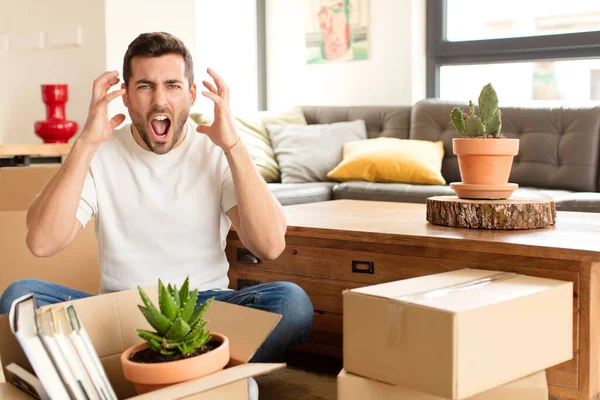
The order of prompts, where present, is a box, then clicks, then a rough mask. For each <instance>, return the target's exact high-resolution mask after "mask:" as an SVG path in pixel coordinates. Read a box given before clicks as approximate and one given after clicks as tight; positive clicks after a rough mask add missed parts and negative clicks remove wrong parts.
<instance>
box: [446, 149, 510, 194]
mask: <svg viewBox="0 0 600 400" xmlns="http://www.w3.org/2000/svg"><path fill="white" fill-rule="evenodd" d="M452 148H453V151H454V154H456V156H457V157H458V166H459V168H460V177H461V179H462V183H463V184H468V185H502V184H506V183H508V177H509V176H510V170H511V168H512V162H513V158H514V156H516V155H517V154H518V153H519V139H491V138H490V139H477V138H455V139H452Z"/></svg>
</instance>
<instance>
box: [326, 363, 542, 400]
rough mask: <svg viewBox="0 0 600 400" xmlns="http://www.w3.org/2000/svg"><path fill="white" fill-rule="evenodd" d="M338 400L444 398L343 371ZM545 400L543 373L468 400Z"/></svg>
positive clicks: (434, 399)
mask: <svg viewBox="0 0 600 400" xmlns="http://www.w3.org/2000/svg"><path fill="white" fill-rule="evenodd" d="M337 389H338V391H337V392H338V397H337V398H338V400H355V399H356V400H444V398H443V397H438V396H434V395H431V394H427V393H421V392H417V391H414V390H411V389H406V388H404V387H402V386H394V385H389V384H387V383H382V382H377V381H374V380H371V379H367V378H361V377H360V376H356V375H352V374H349V373H347V372H346V371H344V370H342V371H341V372H340V374H339V375H338V378H337ZM507 399H510V400H548V382H547V381H546V371H541V372H538V373H535V374H533V375H529V376H527V377H525V378H522V379H519V380H516V381H513V382H511V383H507V384H506V385H503V386H500V387H498V388H495V389H491V390H488V391H486V392H483V393H480V394H477V395H475V396H473V397H469V398H468V399H467V400H507Z"/></svg>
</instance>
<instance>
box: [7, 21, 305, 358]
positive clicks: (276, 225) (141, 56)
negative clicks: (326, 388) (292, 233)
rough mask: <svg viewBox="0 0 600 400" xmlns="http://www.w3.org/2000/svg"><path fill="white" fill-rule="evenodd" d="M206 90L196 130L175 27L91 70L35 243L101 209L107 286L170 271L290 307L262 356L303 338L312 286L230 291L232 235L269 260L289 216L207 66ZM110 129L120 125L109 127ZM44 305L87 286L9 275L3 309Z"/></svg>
mask: <svg viewBox="0 0 600 400" xmlns="http://www.w3.org/2000/svg"><path fill="white" fill-rule="evenodd" d="M208 74H209V75H210V76H211V77H212V79H213V80H214V83H212V82H208V81H203V82H202V83H203V85H204V87H205V88H206V90H205V91H203V92H202V95H204V96H206V97H207V98H209V99H210V100H212V101H213V102H214V122H213V124H212V125H200V126H198V127H197V129H196V132H194V128H193V127H192V125H190V124H188V123H187V119H188V114H189V111H190V107H191V106H192V105H193V104H194V102H195V100H196V90H197V89H196V84H195V83H194V69H193V63H192V58H191V55H190V53H189V52H188V50H187V49H186V47H185V45H184V44H183V43H182V42H181V41H180V40H179V39H177V38H176V37H174V36H172V35H170V34H167V33H147V34H142V35H140V36H139V37H137V38H136V39H135V40H134V41H133V42H132V43H131V44H130V45H129V48H128V49H127V52H126V54H125V57H124V60H123V82H122V84H121V89H120V90H115V91H112V92H109V90H110V88H111V87H113V86H114V85H116V84H118V83H119V78H118V73H117V72H106V73H104V74H102V75H101V76H100V77H99V78H98V79H96V81H94V85H93V92H92V100H91V103H90V110H89V115H88V119H87V121H86V123H85V126H84V128H83V130H82V132H81V134H80V136H79V137H78V139H77V140H76V141H75V143H74V144H73V148H72V150H71V152H70V154H69V156H68V157H67V159H66V160H65V162H64V164H63V165H62V167H61V168H60V170H59V171H58V172H57V174H56V175H55V176H54V177H53V179H52V180H51V181H50V182H49V183H48V185H47V186H46V187H45V188H44V190H43V191H42V193H41V194H40V195H39V196H38V197H37V199H36V200H35V201H34V202H33V203H32V205H31V207H30V208H29V211H28V213H27V229H28V230H27V239H26V240H27V246H28V247H29V249H30V250H31V252H32V253H33V254H34V255H36V256H40V257H47V256H52V255H54V254H56V253H58V252H60V251H61V250H62V249H64V248H65V247H67V246H68V245H69V244H70V243H71V242H72V241H73V240H74V239H75V237H76V236H77V233H78V232H79V231H81V229H82V228H83V227H84V226H85V225H86V224H87V222H88V221H89V220H90V219H91V217H92V216H93V217H94V218H95V223H96V235H97V238H98V245H99V247H98V249H99V264H100V268H101V272H102V279H101V286H100V292H101V293H106V292H112V291H119V290H125V289H130V288H136V287H137V286H138V285H140V286H147V285H154V284H156V282H157V280H158V278H161V279H162V280H163V281H164V282H172V283H175V284H181V283H182V282H183V281H184V279H185V277H186V276H188V275H189V277H190V287H191V288H198V289H199V290H200V291H201V293H200V295H199V302H203V301H205V300H206V299H208V298H209V297H214V298H215V299H216V300H220V301H224V302H229V303H234V304H239V305H243V306H248V307H252V308H257V309H261V310H266V311H272V312H275V313H279V314H282V319H281V321H280V322H279V324H278V325H277V327H276V328H275V330H274V331H273V332H272V333H271V335H270V336H269V337H268V338H267V340H266V341H265V343H264V344H263V346H262V347H261V348H260V349H259V350H258V351H257V353H256V354H255V355H254V357H253V358H252V360H251V361H254V362H265V361H269V360H272V359H274V358H275V357H277V356H278V355H281V354H282V353H283V352H284V351H285V350H286V349H287V348H289V347H292V346H295V345H298V344H300V343H301V342H302V341H304V340H305V338H306V337H307V335H308V332H309V331H310V328H311V324H312V315H313V309H312V304H311V302H310V300H309V299H308V296H307V295H306V293H305V292H304V291H303V290H302V289H301V288H299V287H298V286H297V285H294V284H291V283H286V282H275V283H268V284H263V285H258V286H253V287H249V288H245V289H242V290H238V291H232V290H227V287H228V283H229V282H228V278H227V270H228V268H229V265H228V263H227V259H226V257H225V252H224V248H225V243H226V241H225V237H226V235H227V232H228V231H229V228H230V225H233V226H234V227H235V230H236V232H237V233H238V235H239V236H240V239H241V241H242V242H243V243H244V245H245V246H246V247H247V248H248V249H249V250H251V251H252V253H254V254H255V255H257V256H258V257H259V258H262V259H268V260H272V259H275V258H277V257H278V256H279V255H280V254H281V252H282V251H283V249H284V247H285V237H284V235H285V231H286V220H285V215H284V213H283V210H282V208H281V206H280V204H279V202H278V201H277V200H276V199H275V198H274V197H273V196H272V195H271V193H270V192H269V190H268V188H267V185H266V183H265V182H264V180H263V179H262V178H261V176H260V175H259V173H258V172H257V170H256V168H255V166H254V164H253V161H252V159H251V158H250V156H249V154H248V152H247V150H246V148H245V147H244V144H243V143H242V142H241V141H240V137H239V135H238V133H237V132H236V130H235V128H234V124H233V120H232V116H231V113H230V110H229V95H230V94H229V89H228V88H227V86H226V85H225V83H224V82H223V80H222V79H221V78H220V77H219V76H218V75H217V74H216V73H215V72H214V71H212V70H211V69H209V70H208ZM117 97H122V98H123V102H124V104H125V106H126V107H127V109H128V111H129V115H130V117H131V119H132V124H128V125H126V126H124V127H122V128H121V129H117V130H115V129H116V128H117V127H118V126H119V125H120V124H121V123H123V121H124V120H125V116H124V115H123V114H119V115H116V116H114V117H112V118H110V119H109V118H108V116H107V105H108V103H109V102H111V101H112V100H114V99H116V98H117ZM113 130H114V131H113ZM30 292H33V293H35V294H36V298H37V300H38V303H39V305H45V304H52V303H56V302H61V301H65V300H68V299H78V298H83V297H87V296H90V294H87V293H82V292H80V291H77V290H73V289H69V288H65V287H62V286H58V285H55V284H52V283H48V282H43V281H39V280H35V279H23V280H20V281H16V282H14V283H12V284H11V285H9V286H8V287H7V288H6V290H5V291H4V292H3V293H2V295H0V313H6V312H8V310H9V308H10V304H11V303H12V301H13V300H14V299H15V298H17V297H19V296H21V295H23V294H26V293H30Z"/></svg>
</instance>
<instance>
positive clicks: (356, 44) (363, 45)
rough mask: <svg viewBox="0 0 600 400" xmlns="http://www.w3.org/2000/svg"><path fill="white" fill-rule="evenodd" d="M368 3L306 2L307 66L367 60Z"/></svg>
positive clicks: (349, 0) (358, 0)
mask: <svg viewBox="0 0 600 400" xmlns="http://www.w3.org/2000/svg"><path fill="white" fill-rule="evenodd" d="M369 3H370V0H305V7H304V9H305V11H304V13H305V17H304V27H305V34H306V36H305V37H306V63H307V64H326V63H333V62H344V61H356V60H367V59H368V58H369V41H368V39H369V6H370V4H369Z"/></svg>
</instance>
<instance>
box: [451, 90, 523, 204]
mask: <svg viewBox="0 0 600 400" xmlns="http://www.w3.org/2000/svg"><path fill="white" fill-rule="evenodd" d="M469 111H470V113H469V114H466V113H464V112H463V111H462V110H461V109H460V108H459V107H455V108H454V109H453V110H452V112H451V113H450V123H451V124H452V125H453V126H454V127H455V128H456V130H457V131H458V132H459V133H460V134H461V136H462V137H460V138H454V139H452V148H453V151H454V154H455V155H456V156H457V157H458V166H459V169H460V176H461V180H462V182H454V183H451V184H450V187H451V188H452V189H453V190H454V191H455V192H456V194H457V195H458V197H460V198H474V199H506V198H509V197H510V196H511V195H512V192H513V191H515V190H516V189H517V187H518V185H517V184H514V183H508V178H509V176H510V170H511V168H512V162H513V158H514V156H516V155H517V154H518V152H519V139H507V138H506V137H505V136H504V135H502V112H501V111H500V109H499V108H498V96H497V94H496V91H495V90H494V88H493V87H492V84H491V83H489V84H487V85H485V86H484V87H483V89H482V90H481V93H480V94H479V116H477V115H475V106H474V105H473V103H472V102H471V101H469Z"/></svg>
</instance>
